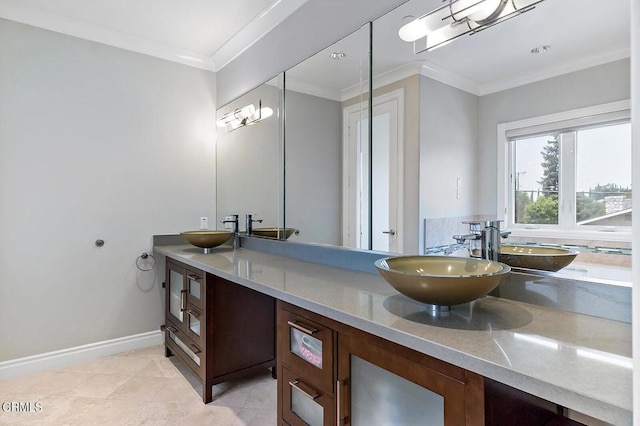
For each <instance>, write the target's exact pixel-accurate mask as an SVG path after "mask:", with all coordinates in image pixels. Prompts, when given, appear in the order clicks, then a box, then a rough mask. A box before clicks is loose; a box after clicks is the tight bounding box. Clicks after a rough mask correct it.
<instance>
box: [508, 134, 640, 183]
mask: <svg viewBox="0 0 640 426" xmlns="http://www.w3.org/2000/svg"><path fill="white" fill-rule="evenodd" d="M552 139H553V136H552V135H549V136H540V137H534V138H529V139H522V140H521V141H519V142H516V143H517V159H516V169H517V172H520V173H519V181H520V182H519V183H520V186H519V187H520V190H526V189H530V190H537V189H538V188H539V186H540V185H539V184H538V183H537V181H539V180H541V178H542V171H543V169H542V166H541V163H542V154H541V152H542V150H543V147H544V146H545V145H546V143H547V141H548V140H552ZM577 158H578V167H577V170H576V175H577V180H576V185H577V186H576V189H577V191H588V190H589V188H593V187H595V186H596V185H598V184H601V185H605V184H607V183H615V184H618V185H620V186H622V187H631V124H629V123H625V124H616V125H611V126H605V127H599V128H594V129H586V130H580V131H578V139H577ZM523 172H524V173H523Z"/></svg>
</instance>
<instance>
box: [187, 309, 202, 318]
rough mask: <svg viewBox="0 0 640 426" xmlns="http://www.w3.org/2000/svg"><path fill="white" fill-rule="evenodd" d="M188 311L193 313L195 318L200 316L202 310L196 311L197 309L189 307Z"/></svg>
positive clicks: (190, 313)
mask: <svg viewBox="0 0 640 426" xmlns="http://www.w3.org/2000/svg"><path fill="white" fill-rule="evenodd" d="M187 313H188V314H189V315H191V316H192V317H194V318H198V317H200V312H198V311H195V310H193V309H189V310H188V311H187Z"/></svg>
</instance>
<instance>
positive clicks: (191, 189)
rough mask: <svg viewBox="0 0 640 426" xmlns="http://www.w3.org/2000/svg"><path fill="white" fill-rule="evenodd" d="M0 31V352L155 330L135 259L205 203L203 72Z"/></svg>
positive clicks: (210, 189) (208, 153)
mask: <svg viewBox="0 0 640 426" xmlns="http://www.w3.org/2000/svg"><path fill="white" fill-rule="evenodd" d="M0 40H2V42H0V235H2V244H0V324H2V327H0V342H1V343H0V361H3V360H9V359H14V358H18V357H24V356H28V355H34V354H39V353H43V352H47V351H53V350H58V349H63V348H69V347H73V346H77V345H83V344H88V343H92V342H98V341H103V340H107V339H113V338H117V337H122V336H129V335H133V334H137V333H142V332H148V331H152V330H158V327H159V325H160V324H162V323H163V297H162V290H161V289H160V285H159V282H157V280H156V278H155V276H154V273H153V272H146V273H142V272H139V271H138V270H137V269H136V266H135V265H136V263H135V262H136V258H137V257H138V256H139V255H140V254H141V253H142V252H143V251H147V252H148V251H150V250H151V248H152V241H151V235H153V234H162V233H176V232H179V231H183V230H187V229H194V228H197V227H198V224H199V217H200V216H209V217H210V218H212V217H213V215H214V212H215V209H214V201H213V200H214V167H215V164H214V160H215V157H214V142H215V122H214V119H215V110H216V108H215V105H216V104H215V94H216V93H215V75H214V74H213V73H210V72H206V71H202V70H197V69H193V68H189V67H186V66H182V65H178V64H175V63H172V62H167V61H163V60H159V59H155V58H151V57H149V56H144V55H140V54H137V53H132V52H128V51H124V50H120V49H116V48H112V47H107V46H105V45H101V44H98V43H93V42H89V41H84V40H80V39H76V38H73V37H69V36H65V35H61V34H58V33H54V32H50V31H46V30H42V29H36V28H34V27H30V26H26V25H23V24H18V23H15V22H11V21H6V20H2V19H0ZM97 238H102V239H104V240H105V242H106V244H105V246H104V247H102V248H97V247H95V246H94V241H95V240H96V239H97Z"/></svg>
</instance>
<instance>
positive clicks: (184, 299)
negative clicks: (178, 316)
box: [180, 290, 187, 312]
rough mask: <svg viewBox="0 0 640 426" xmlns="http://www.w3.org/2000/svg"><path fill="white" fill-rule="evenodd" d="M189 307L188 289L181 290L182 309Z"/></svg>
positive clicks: (182, 310)
mask: <svg viewBox="0 0 640 426" xmlns="http://www.w3.org/2000/svg"><path fill="white" fill-rule="evenodd" d="M186 309H187V290H180V311H181V312H184V311H185V310H186Z"/></svg>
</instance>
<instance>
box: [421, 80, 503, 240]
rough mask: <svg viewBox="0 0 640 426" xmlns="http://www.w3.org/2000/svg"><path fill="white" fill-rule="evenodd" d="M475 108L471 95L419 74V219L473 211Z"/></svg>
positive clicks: (476, 127) (476, 130) (475, 140)
mask: <svg viewBox="0 0 640 426" xmlns="http://www.w3.org/2000/svg"><path fill="white" fill-rule="evenodd" d="M478 108H479V99H478V97H477V96H475V95H472V94H469V93H467V92H464V91H462V90H459V89H456V88H454V87H451V86H448V85H446V84H443V83H440V82H438V81H435V80H432V79H430V78H427V77H422V76H421V77H420V218H421V219H422V218H427V219H432V218H443V217H463V216H468V215H473V214H476V213H477V199H478V194H477V188H476V179H477V176H478V167H479V166H480V165H481V164H482V163H480V162H479V161H478V156H479V155H478V146H477V140H478V139H477V138H478ZM494 162H495V160H494ZM482 166H483V167H484V165H482ZM458 178H460V182H461V188H460V198H457V179H458ZM420 226H421V232H420V247H424V235H423V234H424V229H423V226H424V225H423V224H422V223H421V224H420Z"/></svg>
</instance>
